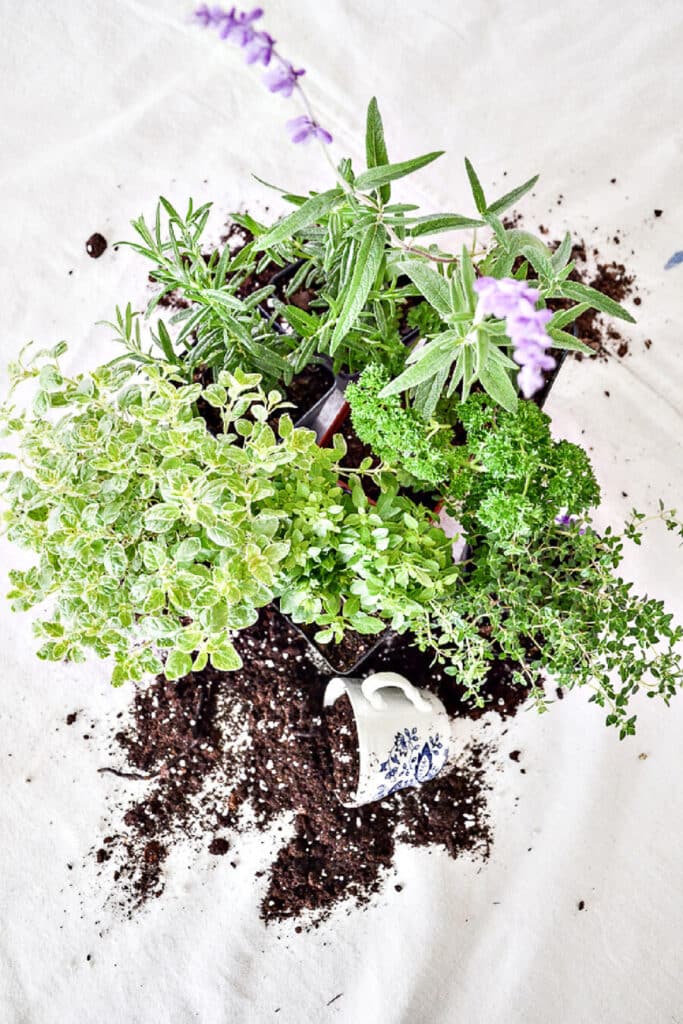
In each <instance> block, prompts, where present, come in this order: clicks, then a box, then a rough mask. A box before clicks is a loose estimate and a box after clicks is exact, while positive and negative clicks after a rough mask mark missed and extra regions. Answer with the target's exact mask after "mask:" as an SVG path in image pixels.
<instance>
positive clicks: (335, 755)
mask: <svg viewBox="0 0 683 1024" xmlns="http://www.w3.org/2000/svg"><path fill="white" fill-rule="evenodd" d="M325 727H326V729H327V739H328V743H329V745H330V757H331V759H332V776H333V779H334V788H335V791H336V793H337V795H338V797H339V799H340V800H341V801H342V803H345V804H346V803H349V802H350V801H351V800H352V799H353V796H354V794H355V792H356V789H357V788H358V780H359V778H360V760H359V756H358V730H357V729H356V717H355V715H354V713H353V708H352V707H351V701H350V700H349V698H348V696H347V694H345V693H343V694H342V695H341V697H338V698H337V700H336V701H335V702H334V704H333V705H332V707H330V708H327V709H326V711H325Z"/></svg>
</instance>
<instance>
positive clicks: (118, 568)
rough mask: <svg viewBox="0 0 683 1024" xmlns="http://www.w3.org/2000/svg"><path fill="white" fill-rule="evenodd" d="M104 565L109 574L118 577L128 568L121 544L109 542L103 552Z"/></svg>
mask: <svg viewBox="0 0 683 1024" xmlns="http://www.w3.org/2000/svg"><path fill="white" fill-rule="evenodd" d="M104 567H105V569H106V570H107V572H108V573H109V575H110V576H114V577H115V578H116V579H119V578H120V577H121V576H123V574H124V573H125V571H126V569H127V568H128V559H127V558H126V552H125V549H124V547H123V545H122V544H118V543H117V544H111V545H110V546H109V547H108V548H107V550H106V551H105V553H104Z"/></svg>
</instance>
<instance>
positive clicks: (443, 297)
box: [396, 260, 453, 316]
mask: <svg viewBox="0 0 683 1024" xmlns="http://www.w3.org/2000/svg"><path fill="white" fill-rule="evenodd" d="M396 270H397V271H398V273H399V274H405V275H406V276H407V277H409V278H410V280H411V281H412V282H413V284H414V285H415V287H416V288H419V289H420V291H421V292H422V294H423V295H424V297H425V299H426V300H427V302H428V303H429V305H430V306H433V307H434V309H435V310H436V311H437V313H439V314H440V315H441V316H448V314H449V313H452V312H453V305H452V303H451V293H450V288H449V287H448V281H447V280H446V278H445V277H442V276H441V274H438V273H437V272H436V271H435V270H432V269H431V267H429V266H427V264H426V263H425V262H424V260H401V261H400V262H399V263H397V264H396Z"/></svg>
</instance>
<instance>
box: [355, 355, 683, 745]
mask: <svg viewBox="0 0 683 1024" xmlns="http://www.w3.org/2000/svg"><path fill="white" fill-rule="evenodd" d="M385 381H386V374H385V373H384V372H383V371H382V370H381V369H380V368H370V369H368V370H366V371H365V372H364V373H363V375H362V376H361V379H360V381H359V383H358V384H356V385H350V386H349V388H348V389H347V391H348V397H349V402H350V404H351V410H352V417H353V423H354V427H355V429H356V432H357V433H358V434H359V436H360V437H361V439H362V440H364V441H365V442H366V443H368V444H370V445H371V446H372V448H373V450H374V451H375V453H376V454H377V455H378V456H380V457H381V458H382V460H383V462H384V463H385V464H386V466H387V467H391V468H392V469H393V470H394V471H395V472H396V474H397V477H398V478H399V479H403V480H405V478H406V475H405V471H406V470H407V471H409V473H410V474H411V478H409V480H408V482H413V478H414V479H416V480H418V481H420V482H422V483H423V484H424V483H428V484H430V485H439V486H440V490H441V493H442V494H443V496H444V499H445V503H446V507H447V509H448V511H449V512H450V513H451V514H452V515H453V516H454V517H455V518H456V520H457V521H458V522H459V523H460V524H461V528H462V531H463V533H464V536H465V537H466V539H467V542H468V546H469V556H468V558H467V560H466V561H465V562H464V563H463V564H462V565H461V567H460V568H461V570H462V575H461V576H460V577H459V580H458V587H457V590H454V591H453V592H452V594H451V595H450V597H446V598H444V599H442V600H440V601H439V602H438V605H437V608H436V609H433V610H432V615H431V616H430V618H429V621H428V623H426V624H425V623H423V622H420V621H419V620H416V621H415V622H414V623H412V624H411V629H413V631H414V633H415V635H416V640H417V642H418V644H419V645H420V646H422V647H424V648H430V647H431V648H432V649H433V650H434V652H435V656H436V658H437V659H438V660H441V661H444V662H445V663H446V664H447V669H446V671H447V672H449V673H452V674H455V675H457V676H458V678H459V679H460V680H461V681H464V682H465V684H466V686H467V687H468V697H469V698H470V699H472V700H474V701H475V702H476V703H479V704H483V699H482V686H483V684H484V682H485V679H486V674H487V671H488V668H489V664H490V660H491V658H494V657H496V658H509V659H512V660H513V661H515V662H517V663H518V664H519V670H518V672H517V679H518V681H519V682H520V683H521V684H523V685H526V686H529V687H531V692H532V695H533V696H534V698H535V700H536V703H537V705H538V707H539V709H541V710H543V709H544V708H545V707H546V704H547V701H546V697H545V694H544V692H543V690H542V688H541V687H540V686H539V685H538V681H537V676H538V671H539V670H540V669H543V670H544V671H546V672H547V673H548V674H549V675H550V676H551V678H552V679H553V680H554V682H555V684H557V685H561V686H567V687H572V686H581V685H586V686H588V687H589V688H590V689H591V690H592V696H591V700H592V701H594V702H595V703H597V704H598V705H599V706H601V707H604V708H606V709H607V712H608V714H607V719H606V721H607V723H608V724H612V725H616V726H617V727H618V728H619V731H620V735H621V736H622V737H623V736H626V735H629V734H631V733H632V732H633V731H634V723H635V716H633V715H632V714H630V711H629V699H630V698H631V697H632V696H633V695H634V694H635V693H636V692H637V691H638V689H639V688H640V687H642V686H645V687H646V688H647V693H648V694H649V695H650V696H656V695H658V696H660V697H662V698H663V699H664V700H665V701H666V702H668V700H669V699H670V697H671V696H672V695H673V694H674V693H675V691H676V689H677V687H678V686H679V685H681V683H682V682H683V666H682V663H681V653H680V649H679V645H680V641H681V639H683V629H681V628H680V627H673V626H672V624H671V616H670V615H669V614H667V613H666V611H665V609H664V608H663V605H662V604H661V602H659V601H656V600H653V599H650V598H647V597H646V598H640V597H638V596H636V595H635V594H633V592H632V585H631V584H629V583H626V582H624V580H623V579H621V577H620V576H619V575H618V573H617V570H618V567H619V564H620V562H621V560H622V551H623V537H628V538H629V539H631V540H633V541H635V542H636V543H640V537H641V530H640V524H641V522H642V520H643V518H644V517H643V516H642V514H639V513H636V514H635V517H634V519H632V520H631V521H630V522H629V523H628V524H627V526H626V530H625V532H624V535H623V537H622V536H620V535H618V534H614V533H612V531H610V530H607V531H606V532H605V534H604V535H602V536H600V535H598V534H597V533H595V532H594V531H593V530H592V529H590V528H588V527H587V526H582V525H581V523H582V520H583V521H584V523H585V522H587V517H588V515H589V513H590V510H591V509H592V508H593V507H594V506H595V505H596V504H597V503H598V502H599V500H600V491H599V488H598V485H597V482H596V480H595V476H594V473H593V470H592V467H591V465H590V461H589V459H588V456H587V455H586V453H585V451H584V450H583V449H582V448H580V447H578V446H577V445H574V444H571V443H569V442H568V441H555V440H553V438H552V436H551V433H550V420H549V417H548V416H546V415H545V414H544V413H543V412H541V410H540V409H539V408H538V407H537V406H536V405H534V404H533V403H531V402H520V403H519V405H518V406H517V410H516V412H514V413H509V412H506V411H505V410H504V409H501V408H500V406H498V405H497V404H496V403H495V402H494V401H493V400H492V399H491V398H490V397H489V396H488V395H486V394H482V393H477V394H475V395H472V396H471V397H470V398H469V399H468V400H467V401H466V402H465V403H463V404H461V405H459V406H458V407H457V415H458V418H459V420H460V423H461V426H462V428H463V431H464V434H465V440H464V442H463V443H462V444H461V445H459V446H453V444H452V437H453V433H452V430H451V429H449V428H448V426H447V425H446V424H442V425H439V424H437V423H430V424H427V423H425V422H424V421H423V420H421V419H420V417H418V416H417V414H416V413H415V411H414V410H413V409H411V408H410V407H407V408H406V407H405V405H404V404H403V403H402V402H401V399H400V398H399V396H397V395H391V396H389V397H388V398H382V397H381V396H382V388H383V386H384V383H385ZM567 509H570V510H571V513H572V515H571V516H567V515H566V510H567ZM660 515H661V517H662V518H664V520H665V522H666V524H667V526H668V528H669V529H670V530H677V531H678V532H679V533H681V535H682V536H683V527H681V524H680V523H679V522H678V520H677V519H676V517H675V515H674V514H672V513H667V512H665V511H664V509H663V508H661V509H660ZM489 636H490V637H491V641H490V642H486V641H485V639H484V638H485V637H489ZM530 657H531V658H532V659H535V660H536V664H530ZM645 678H647V680H648V682H647V683H644V679H645Z"/></svg>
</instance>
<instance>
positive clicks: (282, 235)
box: [257, 188, 342, 249]
mask: <svg viewBox="0 0 683 1024" xmlns="http://www.w3.org/2000/svg"><path fill="white" fill-rule="evenodd" d="M341 196H342V190H341V189H340V188H332V189H329V191H327V192H320V193H319V194H318V195H315V196H312V197H311V198H310V199H307V200H306V202H305V203H303V204H302V205H301V206H300V207H298V209H296V210H295V211H294V213H290V214H289V216H288V217H285V218H284V220H281V221H279V223H277V224H276V225H275V227H272V228H271V229H270V231H266V233H265V235H261V237H260V238H259V239H258V240H257V248H258V249H270V248H272V246H274V245H279V244H280V242H284V241H286V239H288V238H291V237H292V235H295V234H296V233H297V231H301V230H302V228H306V227H308V225H309V224H315V222H316V221H317V220H319V219H320V218H321V217H323V216H324V215H325V214H327V213H330V212H331V211H332V210H333V209H334V207H335V206H336V205H337V202H338V201H339V199H340V198H341Z"/></svg>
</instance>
